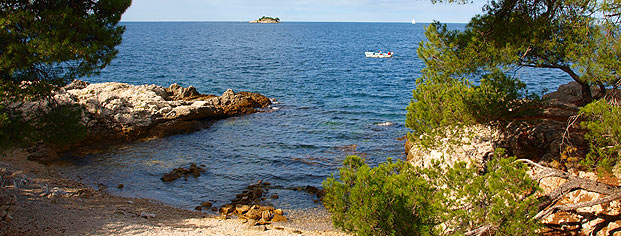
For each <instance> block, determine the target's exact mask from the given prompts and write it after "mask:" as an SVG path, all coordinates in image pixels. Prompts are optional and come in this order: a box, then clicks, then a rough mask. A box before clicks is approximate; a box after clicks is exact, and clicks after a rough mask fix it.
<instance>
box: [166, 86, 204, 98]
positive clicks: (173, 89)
mask: <svg viewBox="0 0 621 236" xmlns="http://www.w3.org/2000/svg"><path fill="white" fill-rule="evenodd" d="M166 92H167V93H168V96H169V99H171V100H184V99H188V98H192V97H196V96H199V95H201V94H200V93H199V92H198V91H196V88H194V87H192V86H190V87H187V88H184V87H181V86H180V85H178V84H176V83H175V84H171V85H170V86H169V87H168V88H166Z"/></svg>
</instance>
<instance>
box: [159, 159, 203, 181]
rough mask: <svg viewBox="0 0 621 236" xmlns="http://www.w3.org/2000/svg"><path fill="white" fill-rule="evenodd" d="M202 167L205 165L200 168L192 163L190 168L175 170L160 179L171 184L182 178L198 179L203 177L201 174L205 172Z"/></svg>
mask: <svg viewBox="0 0 621 236" xmlns="http://www.w3.org/2000/svg"><path fill="white" fill-rule="evenodd" d="M202 167H204V165H201V167H198V166H197V165H196V164H194V163H192V164H190V168H188V169H186V168H183V167H179V168H175V169H173V170H172V171H171V172H169V173H166V174H164V175H163V176H162V178H160V179H161V180H162V181H164V182H171V181H175V180H176V179H178V178H181V177H185V178H186V179H187V178H188V176H189V175H192V176H194V178H198V177H199V176H201V172H203V171H205V169H203V168H202Z"/></svg>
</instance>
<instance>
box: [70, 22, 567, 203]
mask: <svg viewBox="0 0 621 236" xmlns="http://www.w3.org/2000/svg"><path fill="white" fill-rule="evenodd" d="M126 26H127V31H126V33H125V34H124V37H123V38H124V41H123V44H122V45H120V47H119V54H118V57H117V59H116V60H115V61H114V62H113V63H112V64H111V65H110V66H108V67H107V68H106V69H105V70H104V71H103V72H102V73H101V75H99V76H97V77H94V78H88V79H86V80H88V81H90V82H107V81H116V82H126V83H131V84H157V85H161V86H168V85H170V84H171V83H179V84H181V85H183V86H189V85H192V86H195V87H196V88H197V89H198V90H199V91H200V92H201V93H208V94H217V95H220V94H222V92H224V91H225V90H226V89H228V88H232V89H233V90H235V91H253V92H259V93H261V94H263V95H266V96H268V97H270V98H273V99H276V100H277V101H278V103H277V104H273V109H271V110H270V112H264V113H257V114H252V115H248V116H240V117H233V118H229V119H225V120H220V121H217V122H216V123H215V124H214V125H213V126H212V127H211V128H209V129H205V130H202V131H199V132H195V133H191V134H184V135H177V136H172V137H166V138H162V139H157V140H152V141H149V142H145V143H133V144H127V145H123V146H114V147H111V148H110V150H106V151H104V152H101V153H98V154H92V155H88V156H85V157H78V158H76V159H74V161H73V164H72V165H68V166H63V167H62V168H63V171H64V172H66V173H69V174H70V175H74V176H76V177H77V176H80V177H81V178H83V181H85V182H86V183H89V184H93V185H96V184H97V183H103V184H105V185H107V186H109V191H111V192H112V193H115V194H119V195H123V196H132V197H146V198H153V199H157V200H160V201H163V202H165V203H169V204H172V205H175V206H179V207H184V208H193V207H194V206H197V205H199V204H200V202H202V201H205V200H210V201H212V202H214V203H215V205H217V206H219V205H222V204H225V203H228V202H229V201H230V200H231V199H233V198H234V197H235V194H237V193H240V192H241V191H242V190H243V189H244V188H245V187H246V186H247V185H248V184H251V183H254V182H256V181H257V180H265V181H269V182H271V183H272V185H275V186H276V187H275V189H271V190H270V194H271V193H278V194H279V195H280V198H279V199H276V200H269V201H271V203H272V204H274V205H276V206H277V207H281V208H309V207H317V206H318V204H317V203H314V202H313V200H315V198H314V197H312V196H310V195H308V194H306V193H304V192H296V191H293V190H287V188H292V187H298V186H306V185H311V186H317V187H319V186H320V185H321V182H322V181H323V180H324V179H325V178H326V177H328V176H330V175H331V174H332V173H336V171H337V169H338V167H339V165H340V164H341V162H342V160H343V159H344V158H345V157H346V156H347V155H353V154H355V155H362V156H364V157H365V158H366V159H367V160H368V161H369V162H370V163H372V164H376V163H378V162H381V161H384V160H386V158H387V157H393V158H405V155H404V141H400V140H398V138H400V137H402V136H404V135H405V134H406V133H407V131H408V130H407V128H405V126H404V123H405V114H406V111H405V107H406V106H407V104H408V103H409V101H410V98H411V90H412V89H414V86H415V82H414V81H415V80H416V78H417V77H419V75H420V74H419V71H420V70H421V69H422V68H423V64H422V62H421V61H420V60H419V59H418V58H417V56H416V49H417V47H418V43H419V42H420V41H421V40H423V39H424V34H423V33H424V26H425V25H424V24H416V25H412V24H402V23H281V24H247V23H227V22H224V23H198V22H197V23H126ZM463 26H464V25H462V24H453V25H450V27H451V28H456V29H459V28H463ZM379 50H383V51H393V52H395V56H394V57H393V58H388V59H377V58H365V57H364V52H365V51H379ZM517 73H518V74H519V75H521V76H523V77H524V80H525V81H526V82H527V83H528V85H529V88H530V89H531V90H532V91H535V92H541V91H542V90H544V89H554V87H555V86H557V85H558V84H559V83H562V82H566V81H569V78H567V77H566V76H564V74H562V73H559V72H556V71H551V70H546V71H527V70H522V71H519V72H517ZM541 78H545V79H541ZM384 122H391V124H392V125H389V126H381V125H378V124H381V123H384ZM190 163H198V164H205V165H206V169H207V171H206V172H205V173H203V175H202V176H200V177H199V178H197V179H194V178H192V177H190V178H189V179H188V180H187V181H184V180H183V179H180V180H177V181H175V182H170V183H163V182H162V181H160V179H159V178H160V177H161V175H162V174H164V173H166V172H168V171H170V170H171V169H173V168H176V167H180V166H184V167H188V166H189V164H190ZM120 183H122V184H124V186H125V187H124V188H123V189H122V190H119V189H116V188H114V186H117V185H118V184H120Z"/></svg>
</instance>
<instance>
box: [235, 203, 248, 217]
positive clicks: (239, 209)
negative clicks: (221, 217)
mask: <svg viewBox="0 0 621 236" xmlns="http://www.w3.org/2000/svg"><path fill="white" fill-rule="evenodd" d="M248 210H250V206H248V205H241V206H238V207H236V208H235V214H237V215H243V214H244V213H246V212H247V211H248Z"/></svg>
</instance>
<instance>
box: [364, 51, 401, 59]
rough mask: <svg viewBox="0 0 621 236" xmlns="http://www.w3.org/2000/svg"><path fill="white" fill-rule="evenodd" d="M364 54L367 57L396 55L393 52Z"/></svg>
mask: <svg viewBox="0 0 621 236" xmlns="http://www.w3.org/2000/svg"><path fill="white" fill-rule="evenodd" d="M364 55H365V56H366V57H373V58H388V57H392V55H395V54H394V53H393V52H382V51H380V52H364Z"/></svg>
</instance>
